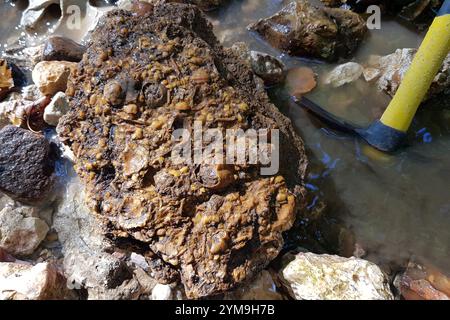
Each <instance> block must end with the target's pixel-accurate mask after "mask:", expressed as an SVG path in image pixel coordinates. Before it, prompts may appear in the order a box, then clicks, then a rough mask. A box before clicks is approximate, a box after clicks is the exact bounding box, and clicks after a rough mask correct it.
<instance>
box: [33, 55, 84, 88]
mask: <svg viewBox="0 0 450 320" xmlns="http://www.w3.org/2000/svg"><path fill="white" fill-rule="evenodd" d="M76 67H77V64H76V63H74V62H67V61H41V62H39V63H38V64H37V65H36V66H35V67H34V69H33V72H32V78H33V81H34V83H35V84H36V85H37V87H38V88H39V90H40V91H41V92H42V94H43V95H50V96H53V95H54V94H55V93H57V92H58V91H66V88H67V79H68V78H69V75H70V73H71V72H72V70H75V69H76Z"/></svg>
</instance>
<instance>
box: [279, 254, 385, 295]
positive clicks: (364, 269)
mask: <svg viewBox="0 0 450 320" xmlns="http://www.w3.org/2000/svg"><path fill="white" fill-rule="evenodd" d="M282 276H283V278H284V279H285V281H286V282H287V284H288V288H289V289H290V290H292V292H293V295H294V297H295V298H296V299H298V300H391V299H393V295H392V292H391V290H390V288H389V283H388V279H387V277H386V275H385V274H384V273H383V272H382V271H381V270H380V268H379V267H378V266H377V265H375V264H373V263H371V262H369V261H366V260H362V259H357V258H354V257H352V258H343V257H338V256H332V255H326V254H324V255H317V254H314V253H299V254H298V255H296V257H295V259H294V260H293V261H291V262H290V263H289V264H288V265H287V266H286V267H285V268H284V269H283V270H282Z"/></svg>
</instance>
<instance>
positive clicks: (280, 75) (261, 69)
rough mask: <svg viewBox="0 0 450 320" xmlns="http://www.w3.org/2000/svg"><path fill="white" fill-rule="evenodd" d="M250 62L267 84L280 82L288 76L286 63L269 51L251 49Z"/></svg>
mask: <svg viewBox="0 0 450 320" xmlns="http://www.w3.org/2000/svg"><path fill="white" fill-rule="evenodd" d="M250 63H251V66H252V69H253V71H254V72H255V73H256V74H257V75H258V76H259V77H260V78H261V79H263V80H264V83H265V84H266V85H274V84H277V83H280V82H282V81H283V80H284V77H285V76H286V74H285V68H286V67H285V65H284V63H283V62H282V61H281V60H279V59H277V58H275V57H273V56H271V55H269V54H267V53H263V52H259V51H250Z"/></svg>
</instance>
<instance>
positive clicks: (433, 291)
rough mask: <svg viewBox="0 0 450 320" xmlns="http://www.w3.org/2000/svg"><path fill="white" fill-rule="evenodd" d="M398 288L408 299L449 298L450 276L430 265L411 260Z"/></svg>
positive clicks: (401, 276)
mask: <svg viewBox="0 0 450 320" xmlns="http://www.w3.org/2000/svg"><path fill="white" fill-rule="evenodd" d="M398 290H399V292H400V293H401V295H402V297H403V298H404V299H406V300H449V299H450V278H449V277H448V276H446V275H445V274H443V273H442V272H441V271H440V270H438V269H436V268H434V267H432V266H430V265H421V264H418V263H415V262H410V263H409V264H408V267H407V269H406V271H405V272H404V273H403V274H402V275H400V279H399V282H398Z"/></svg>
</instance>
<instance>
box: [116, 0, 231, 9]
mask: <svg viewBox="0 0 450 320" xmlns="http://www.w3.org/2000/svg"><path fill="white" fill-rule="evenodd" d="M139 2H141V3H147V4H150V5H161V4H164V3H170V2H176V3H185V4H195V5H197V6H198V7H199V8H201V9H202V10H205V11H210V10H214V9H216V8H218V7H220V6H221V5H224V4H225V3H227V2H228V0H141V1H138V0H119V1H118V2H117V6H118V7H119V8H120V9H125V10H132V9H133V7H135V8H136V7H139V6H140V7H141V8H140V9H142V8H144V6H143V5H142V4H140V3H139Z"/></svg>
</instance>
